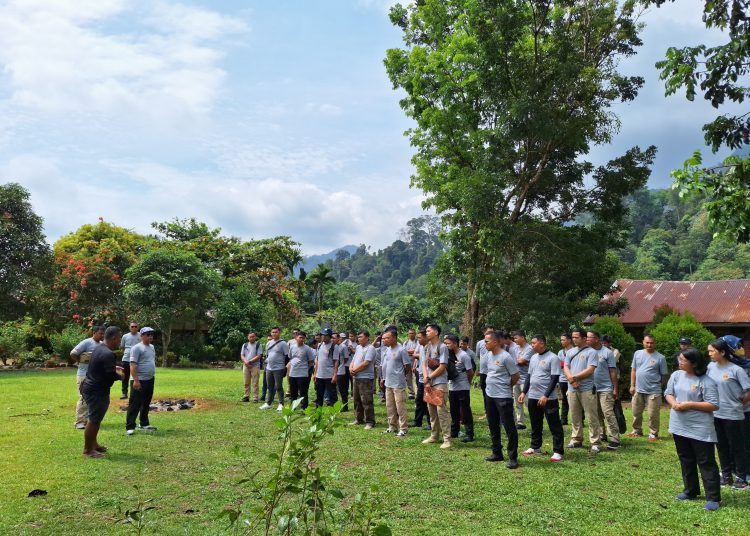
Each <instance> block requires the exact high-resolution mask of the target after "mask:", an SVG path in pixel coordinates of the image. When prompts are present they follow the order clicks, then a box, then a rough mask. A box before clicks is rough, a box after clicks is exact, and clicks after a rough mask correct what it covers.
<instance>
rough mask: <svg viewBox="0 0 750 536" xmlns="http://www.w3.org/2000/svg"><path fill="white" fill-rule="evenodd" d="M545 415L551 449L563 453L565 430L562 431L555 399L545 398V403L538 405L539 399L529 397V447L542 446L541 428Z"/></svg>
mask: <svg viewBox="0 0 750 536" xmlns="http://www.w3.org/2000/svg"><path fill="white" fill-rule="evenodd" d="M545 417H546V419H547V426H549V431H550V433H551V434H552V451H553V452H557V453H558V454H565V448H564V447H563V443H564V441H565V432H563V427H562V422H561V421H560V404H559V403H558V401H557V400H547V404H546V405H545V406H544V407H542V406H540V405H539V400H534V399H531V398H530V399H529V421H531V448H532V449H535V450H536V449H540V448H542V428H544V419H545Z"/></svg>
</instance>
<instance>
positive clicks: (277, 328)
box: [271, 326, 281, 331]
mask: <svg viewBox="0 0 750 536" xmlns="http://www.w3.org/2000/svg"><path fill="white" fill-rule="evenodd" d="M273 330H277V331H281V328H280V327H279V326H274V327H272V328H271V331H273Z"/></svg>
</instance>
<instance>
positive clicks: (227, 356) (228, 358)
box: [219, 346, 236, 361]
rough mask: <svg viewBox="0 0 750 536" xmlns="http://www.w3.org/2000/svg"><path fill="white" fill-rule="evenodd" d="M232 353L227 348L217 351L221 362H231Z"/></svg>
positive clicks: (223, 347)
mask: <svg viewBox="0 0 750 536" xmlns="http://www.w3.org/2000/svg"><path fill="white" fill-rule="evenodd" d="M232 353H233V352H232V349H231V348H230V347H229V346H222V347H221V350H219V355H220V356H221V359H222V360H223V361H231V360H232ZM235 357H236V356H235Z"/></svg>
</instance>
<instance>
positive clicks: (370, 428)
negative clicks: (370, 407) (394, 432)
mask: <svg viewBox="0 0 750 536" xmlns="http://www.w3.org/2000/svg"><path fill="white" fill-rule="evenodd" d="M373 428H375V427H374V426H373V425H371V424H369V423H368V424H365V430H372V429H373Z"/></svg>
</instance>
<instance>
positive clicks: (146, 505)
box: [117, 485, 156, 536]
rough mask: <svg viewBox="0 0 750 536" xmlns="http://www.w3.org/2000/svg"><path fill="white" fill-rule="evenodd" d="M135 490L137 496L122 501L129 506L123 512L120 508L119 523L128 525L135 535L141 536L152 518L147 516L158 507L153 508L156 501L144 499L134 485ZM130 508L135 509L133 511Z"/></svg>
mask: <svg viewBox="0 0 750 536" xmlns="http://www.w3.org/2000/svg"><path fill="white" fill-rule="evenodd" d="M133 488H134V489H135V496H134V497H126V498H125V499H123V501H122V504H125V505H128V507H127V508H126V509H125V511H124V512H123V511H122V509H121V507H120V506H118V510H117V512H118V518H119V519H118V521H117V522H118V523H121V524H123V525H128V526H129V527H130V528H131V529H132V531H133V534H138V535H139V536H140V535H141V534H143V531H144V529H145V528H146V525H147V521H149V520H150V516H147V515H146V514H147V513H148V512H150V511H151V510H155V509H156V507H155V506H151V503H153V502H154V499H144V498H143V494H142V493H141V490H140V488H139V487H138V486H137V485H134V486H133ZM130 508H134V509H133V510H131V509H130ZM147 518H148V519H147Z"/></svg>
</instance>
